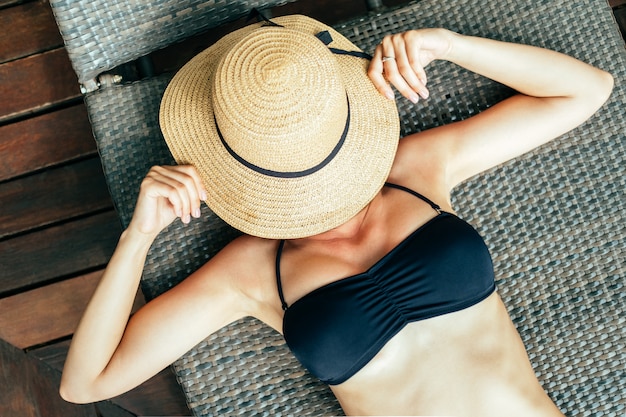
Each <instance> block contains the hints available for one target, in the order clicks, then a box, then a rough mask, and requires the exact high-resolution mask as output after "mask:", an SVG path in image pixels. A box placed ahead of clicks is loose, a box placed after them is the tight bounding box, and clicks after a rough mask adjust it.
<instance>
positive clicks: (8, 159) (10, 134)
mask: <svg viewBox="0 0 626 417" xmlns="http://www.w3.org/2000/svg"><path fill="white" fill-rule="evenodd" d="M61 144H62V146H60V145H61ZM94 155H97V149H96V141H95V140H94V138H93V134H92V131H91V125H90V124H89V117H88V116H87V109H86V108H85V105H84V103H83V102H82V100H81V102H80V103H78V104H74V103H73V104H72V105H71V106H70V107H66V108H62V109H57V111H54V112H51V113H44V114H41V115H38V116H36V117H32V118H28V119H25V120H22V121H18V122H15V121H14V122H13V123H11V124H9V125H6V126H0V182H1V181H6V180H10V179H15V178H17V177H20V176H23V175H25V174H29V173H33V172H34V171H39V170H42V169H44V168H48V167H53V166H57V165H59V164H61V163H67V162H71V161H74V160H76V159H79V158H84V157H89V156H94Z"/></svg>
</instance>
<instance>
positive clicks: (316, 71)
mask: <svg viewBox="0 0 626 417" xmlns="http://www.w3.org/2000/svg"><path fill="white" fill-rule="evenodd" d="M272 22H273V23H274V24H268V23H257V24H253V25H250V26H246V27H244V28H242V29H239V30H237V31H235V32H232V33H230V34H228V35H226V36H224V37H223V38H222V39H220V40H219V41H217V42H216V43H215V44H213V45H212V46H210V47H209V48H208V49H206V50H205V51H204V52H201V53H200V54H199V55H197V56H195V57H194V58H193V59H192V60H191V61H190V62H188V63H187V64H186V65H185V66H184V67H183V68H182V69H181V70H180V71H179V72H178V73H177V74H176V75H175V76H174V78H173V79H172V81H171V82H170V84H169V86H168V87H167V89H166V91H165V94H164V96H163V99H162V103H161V111H160V123H161V128H162V130H163V134H164V137H165V140H166V142H167V144H168V146H169V148H170V150H171V152H172V154H173V156H174V158H175V159H176V161H177V162H178V163H179V164H191V165H194V166H195V167H196V168H197V170H198V172H199V174H200V176H201V178H202V181H203V183H204V186H205V187H206V190H207V194H208V195H207V197H208V198H207V200H206V203H207V204H208V206H209V207H210V208H211V209H212V210H213V211H214V212H215V213H216V214H217V215H218V216H220V217H221V218H222V219H223V220H224V221H226V222H227V223H229V224H230V225H231V226H233V227H235V228H237V229H239V230H241V231H242V232H244V233H247V234H250V235H254V236H259V237H263V238H271V239H292V238H301V237H307V236H312V235H315V234H319V233H322V232H325V231H328V230H330V229H333V228H335V227H337V226H339V225H341V224H343V223H345V222H346V221H348V220H349V219H350V218H352V217H353V216H355V215H356V214H357V213H358V212H359V211H361V210H362V209H363V208H364V207H366V206H367V204H368V203H369V202H370V201H371V200H372V199H373V198H374V197H375V196H376V194H377V193H378V192H379V191H380V189H381V188H382V186H383V184H384V182H385V180H386V179H387V176H388V175H389V171H390V169H391V165H392V163H393V159H394V156H395V152H396V148H397V144H398V139H399V134H400V132H399V129H400V128H399V120H398V112H397V109H396V106H395V103H394V102H393V101H392V100H388V99H386V98H385V97H383V96H382V95H381V94H380V93H379V92H378V91H377V90H376V89H375V87H374V86H373V84H372V82H371V81H370V79H369V78H368V76H367V73H366V71H367V67H368V64H369V60H368V59H366V58H363V57H362V56H358V54H356V55H357V56H355V55H351V54H346V53H345V51H350V52H352V51H359V49H358V48H357V47H356V46H355V45H353V44H352V42H350V41H349V40H348V39H346V38H345V37H344V36H342V35H341V34H339V33H338V32H336V31H335V30H333V29H332V28H331V27H329V26H327V25H325V24H323V23H320V22H318V21H316V20H314V19H311V18H308V17H305V16H299V15H294V16H283V17H277V18H275V19H272ZM276 25H280V26H276ZM320 34H325V36H322V35H320ZM333 51H334V52H333Z"/></svg>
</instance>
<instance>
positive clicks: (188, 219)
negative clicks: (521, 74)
mask: <svg viewBox="0 0 626 417" xmlns="http://www.w3.org/2000/svg"><path fill="white" fill-rule="evenodd" d="M189 222H191V216H190V215H189V214H185V217H184V218H183V223H189Z"/></svg>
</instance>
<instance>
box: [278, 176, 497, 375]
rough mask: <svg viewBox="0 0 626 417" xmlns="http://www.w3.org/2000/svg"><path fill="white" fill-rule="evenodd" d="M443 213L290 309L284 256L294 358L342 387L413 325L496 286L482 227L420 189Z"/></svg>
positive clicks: (287, 332) (287, 326)
mask: <svg viewBox="0 0 626 417" xmlns="http://www.w3.org/2000/svg"><path fill="white" fill-rule="evenodd" d="M386 185H387V186H388V187H393V188H397V189H401V190H403V191H406V192H409V193H411V194H413V195H415V196H416V197H418V198H420V199H421V200H424V201H426V202H427V203H429V204H430V205H431V206H432V207H433V208H434V209H435V210H437V212H438V214H437V216H435V217H434V218H433V219H431V220H430V221H428V222H427V223H426V224H424V225H423V226H421V227H419V228H418V229H417V230H415V231H414V232H413V233H411V234H410V235H409V236H408V237H406V238H405V239H404V240H403V241H402V242H400V243H399V244H398V245H397V246H396V247H395V248H394V249H392V250H391V251H390V252H389V253H387V254H386V255H385V256H384V257H383V258H382V259H380V260H379V261H378V262H376V264H374V266H372V267H371V268H370V269H369V270H367V271H366V272H363V273H361V274H358V275H353V276H350V277H347V278H343V279H340V280H338V281H335V282H332V283H330V284H328V285H324V286H323V287H320V288H318V289H316V290H314V291H312V292H310V293H308V294H307V295H305V296H304V297H302V298H300V299H299V300H297V301H296V302H294V303H293V304H292V305H291V306H287V303H286V302H285V300H284V296H283V292H282V285H281V277H280V257H281V254H282V250H283V245H284V241H282V242H280V244H279V249H278V252H277V255H276V279H277V282H278V294H279V296H280V299H281V302H282V304H283V309H284V310H285V315H284V318H283V334H284V337H285V340H286V342H287V345H288V346H289V348H290V349H291V351H292V352H293V353H294V355H295V356H296V358H298V360H299V361H300V362H301V363H302V364H303V365H304V366H305V367H306V368H307V369H308V370H309V371H310V372H311V373H312V374H314V375H315V376H317V377H318V378H319V379H320V380H322V381H323V382H325V383H327V384H333V385H336V384H341V383H342V382H344V381H346V380H347V379H349V378H350V377H351V376H353V375H354V374H355V373H357V372H358V371H359V370H360V369H361V368H363V367H364V366H365V365H366V364H367V363H368V362H369V361H370V360H371V359H372V358H373V357H374V356H375V355H376V354H377V353H378V351H380V349H382V348H383V346H384V345H385V344H386V343H387V342H388V341H389V340H390V339H391V338H392V337H393V336H394V335H395V334H397V333H398V332H399V331H400V330H402V329H403V328H404V326H405V325H406V324H408V323H411V322H414V321H418V320H424V319H427V318H431V317H435V316H439V315H443V314H446V313H451V312H454V311H458V310H462V309H464V308H467V307H470V306H472V305H474V304H476V303H478V302H480V301H482V300H483V299H485V298H487V297H488V296H489V295H490V294H491V293H492V292H493V291H494V290H495V282H494V273H493V265H492V261H491V257H490V255H489V251H488V249H487V246H486V245H485V243H484V241H483V239H482V238H481V237H480V235H479V234H478V232H477V231H476V230H475V229H474V228H473V227H472V226H470V225H469V224H468V223H466V222H465V221H463V220H461V219H460V218H458V217H456V216H455V215H453V214H450V213H447V212H441V211H440V209H439V206H437V205H436V204H435V203H433V202H432V201H430V200H429V199H427V198H426V197H424V196H422V195H421V194H419V193H417V192H415V191H413V190H410V189H408V188H406V187H402V186H399V185H396V184H386Z"/></svg>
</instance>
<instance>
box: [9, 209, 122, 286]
mask: <svg viewBox="0 0 626 417" xmlns="http://www.w3.org/2000/svg"><path fill="white" fill-rule="evenodd" d="M121 229H122V228H121V225H120V221H119V218H118V216H117V214H116V213H115V212H114V211H107V212H104V213H100V214H97V215H94V216H90V217H87V218H84V219H80V220H76V221H72V222H70V223H67V224H63V225H59V226H53V227H49V228H46V229H44V230H41V231H38V232H35V233H29V234H26V235H24V236H19V237H15V238H11V239H8V240H4V241H2V242H0V271H2V280H0V296H3V295H4V296H6V295H8V294H14V293H16V292H19V291H25V290H30V289H33V288H35V287H39V286H42V285H45V284H48V283H50V282H51V281H58V280H59V278H60V277H66V276H71V275H75V274H77V273H84V272H81V271H88V270H91V271H93V270H94V269H96V268H102V267H104V266H105V265H106V264H107V263H108V261H109V258H110V257H111V255H112V254H113V250H114V249H115V246H116V245H117V241H118V239H119V236H120V234H121Z"/></svg>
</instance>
